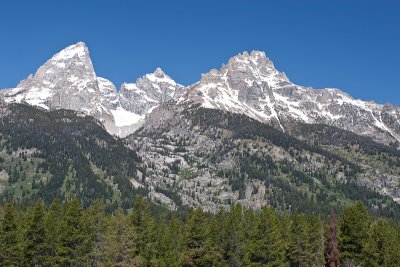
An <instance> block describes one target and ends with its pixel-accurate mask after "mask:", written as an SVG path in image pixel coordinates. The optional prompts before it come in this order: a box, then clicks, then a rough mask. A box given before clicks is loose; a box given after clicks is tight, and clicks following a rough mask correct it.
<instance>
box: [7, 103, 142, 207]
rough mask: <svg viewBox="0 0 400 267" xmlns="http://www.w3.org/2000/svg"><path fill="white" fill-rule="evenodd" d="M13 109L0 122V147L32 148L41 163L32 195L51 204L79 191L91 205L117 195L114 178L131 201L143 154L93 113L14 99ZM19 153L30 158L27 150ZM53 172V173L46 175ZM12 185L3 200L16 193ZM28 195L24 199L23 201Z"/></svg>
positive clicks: (15, 176)
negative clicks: (39, 106)
mask: <svg viewBox="0 0 400 267" xmlns="http://www.w3.org/2000/svg"><path fill="white" fill-rule="evenodd" d="M10 110H11V114H12V115H9V116H5V117H4V118H2V120H1V122H0V136H1V137H2V142H1V143H0V151H1V150H3V149H5V150H7V151H8V152H9V154H12V153H15V152H17V151H20V150H33V153H32V155H31V158H32V159H36V161H37V162H39V163H38V165H37V173H36V174H35V176H34V177H33V178H32V179H33V182H32V187H31V189H30V190H33V191H32V192H33V193H34V194H30V198H31V199H37V198H42V199H43V200H44V202H45V203H46V204H49V203H51V202H52V201H53V199H55V198H60V199H61V200H70V199H72V197H74V196H75V197H77V198H78V199H79V201H80V202H81V203H82V204H83V206H84V207H87V206H89V204H90V203H92V202H93V201H94V200H95V199H103V200H106V199H107V200H113V194H114V191H113V189H112V187H111V186H110V183H111V184H112V183H115V184H117V185H118V189H119V190H120V192H121V196H120V198H121V199H120V201H121V202H122V203H127V206H129V207H131V206H132V195H135V191H134V190H133V189H132V187H131V186H130V183H129V179H130V178H132V177H135V175H136V169H137V163H138V162H141V159H140V157H139V156H138V155H137V154H136V153H135V151H133V150H131V149H128V148H127V147H126V146H125V144H124V142H123V141H122V140H120V139H116V138H114V137H112V136H111V135H109V134H108V133H107V131H106V130H105V129H104V128H103V127H102V126H101V125H100V124H99V123H98V122H97V121H96V120H94V119H93V118H92V117H89V116H86V117H82V116H78V115H77V114H76V113H75V112H73V111H68V110H57V111H53V112H45V111H42V110H38V109H36V108H34V107H31V106H27V105H11V106H10ZM20 156H21V159H22V160H23V161H26V159H27V156H26V154H21V155H20ZM93 165H94V166H96V168H97V169H98V170H100V171H101V172H102V176H103V179H100V177H99V174H96V173H95V172H94V169H93ZM20 166H21V167H22V165H20ZM9 173H10V172H9ZM48 173H49V174H50V176H51V177H50V179H45V178H43V177H47V174H48ZM10 176H11V179H10V180H9V183H10V184H13V183H15V182H17V181H23V180H24V179H27V177H26V173H25V172H24V171H23V170H22V171H21V169H17V168H15V169H14V170H11V175H10ZM104 179H111V181H110V182H108V183H107V182H106V181H105V180H104ZM13 190H14V189H13V188H12V187H10V188H9V190H8V191H6V192H4V193H3V194H2V195H1V198H0V200H2V201H7V200H11V199H14V198H15V192H14V191H13ZM27 198H28V197H26V198H25V199H19V201H20V202H21V203H24V201H25V202H26V201H27Z"/></svg>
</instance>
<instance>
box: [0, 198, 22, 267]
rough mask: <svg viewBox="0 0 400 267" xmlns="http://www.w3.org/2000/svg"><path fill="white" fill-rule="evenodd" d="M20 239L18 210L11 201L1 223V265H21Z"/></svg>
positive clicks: (11, 266)
mask: <svg viewBox="0 0 400 267" xmlns="http://www.w3.org/2000/svg"><path fill="white" fill-rule="evenodd" d="M19 241H20V240H19V238H18V227H17V215H16V211H15V208H14V206H13V205H12V204H11V203H7V204H6V206H5V207H4V211H3V219H2V221H1V225H0V266H10V267H13V266H15V267H17V266H20V260H21V254H20V253H21V249H20V243H19Z"/></svg>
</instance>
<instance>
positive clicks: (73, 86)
mask: <svg viewBox="0 0 400 267" xmlns="http://www.w3.org/2000/svg"><path fill="white" fill-rule="evenodd" d="M182 88H183V87H182V86H181V85H178V84H176V83H175V82H174V81H173V80H172V79H171V78H170V77H169V76H168V75H166V74H165V73H164V72H163V71H162V70H161V69H159V68H158V69H157V70H156V71H155V72H154V73H151V74H147V75H145V76H144V77H142V78H139V79H138V80H137V82H136V83H131V84H123V85H122V87H121V90H120V93H118V92H117V90H116V88H115V86H114V85H113V83H112V82H110V81H109V80H107V79H105V78H101V77H97V76H96V73H95V71H94V68H93V65H92V61H91V59H90V56H89V50H88V48H87V47H86V45H85V44H84V43H82V42H79V43H77V44H75V45H71V46H69V47H67V48H65V49H64V50H62V51H61V52H59V53H57V54H56V55H54V56H53V57H52V58H51V59H49V60H48V61H47V62H46V63H45V64H44V65H43V66H41V67H40V68H39V69H38V70H37V72H36V74H35V75H34V76H32V75H30V76H29V77H28V78H27V79H25V80H23V81H21V82H20V83H19V84H18V85H17V87H16V88H14V89H7V90H2V91H1V92H0V96H1V97H2V98H3V99H4V101H6V102H9V103H27V104H30V105H33V106H38V107H41V108H43V109H45V110H56V109H70V110H74V111H79V112H82V113H83V114H86V115H90V116H93V117H95V118H97V119H99V120H100V121H101V122H102V123H103V125H104V126H105V128H106V129H107V131H108V132H109V133H111V134H114V135H118V136H120V137H123V136H126V135H128V134H130V133H132V132H134V131H135V130H136V129H137V128H139V127H140V125H141V124H142V123H143V121H144V117H145V115H146V114H147V113H148V112H150V111H151V107H154V106H155V105H158V104H159V103H162V102H163V101H166V100H168V99H170V98H171V97H173V96H174V95H175V91H177V92H181V91H182Z"/></svg>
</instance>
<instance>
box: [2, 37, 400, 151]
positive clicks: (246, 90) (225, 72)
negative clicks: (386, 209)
mask: <svg viewBox="0 0 400 267" xmlns="http://www.w3.org/2000/svg"><path fill="white" fill-rule="evenodd" d="M0 97H1V98H2V99H3V100H4V101H5V102H17V103H21V102H24V103H28V104H30V105H35V106H39V107H42V108H44V109H47V110H53V109H60V108H65V109H72V110H76V111H78V112H82V113H83V114H87V115H91V116H94V117H96V118H97V119H99V120H100V121H101V122H102V123H103V125H104V126H105V127H106V129H107V130H108V131H109V132H110V133H111V134H114V135H118V136H120V137H125V136H127V135H129V134H131V133H133V132H134V131H135V130H137V129H138V128H139V127H141V126H142V125H143V124H144V123H145V118H146V116H147V115H148V114H149V113H151V112H152V111H153V110H154V108H155V107H157V106H159V105H161V104H163V103H165V102H167V101H169V100H171V99H175V100H176V101H178V103H181V102H187V103H200V104H201V105H202V106H203V107H206V108H212V109H222V110H225V111H229V112H234V113H241V114H245V115H248V116H250V117H252V118H255V119H257V120H260V121H262V122H266V123H270V124H272V125H274V126H276V127H277V128H280V129H281V130H283V131H286V130H288V127H291V126H293V125H295V124H293V122H296V121H299V122H305V123H325V124H328V125H333V126H337V127H339V128H342V129H345V130H350V131H353V132H355V133H357V134H361V135H366V136H369V137H372V138H374V139H375V140H377V141H379V142H382V143H385V144H389V143H392V142H398V141H400V119H399V118H400V108H399V107H397V106H393V105H389V104H386V105H379V104H376V103H374V102H365V101H361V100H356V99H353V98H352V97H351V96H349V95H348V94H346V93H344V92H342V91H340V90H338V89H332V88H326V89H320V90H316V89H313V88H310V87H304V86H299V85H296V84H294V83H292V82H290V81H289V79H288V78H287V77H286V75H285V73H283V72H279V71H278V70H276V68H275V67H274V64H273V63H272V61H271V60H270V59H269V58H267V57H266V55H265V53H264V52H260V51H253V52H251V53H250V54H249V53H247V52H244V53H242V54H239V55H237V56H235V57H233V58H231V59H230V60H229V62H228V63H227V64H226V65H223V66H222V68H221V69H220V70H215V69H214V70H211V71H210V72H209V73H207V74H204V75H202V78H201V80H200V81H199V82H198V83H195V84H194V85H192V86H189V87H184V86H182V85H179V84H177V83H176V82H175V81H174V80H172V79H171V78H170V77H169V76H168V75H166V74H165V73H164V72H163V71H162V70H161V69H159V68H157V69H156V71H155V72H154V73H150V74H147V75H144V76H143V77H141V78H139V79H137V80H136V82H135V83H123V84H122V86H121V89H120V91H119V92H117V90H116V88H115V86H114V85H113V84H112V83H111V82H110V81H109V80H107V79H104V78H100V77H97V76H96V73H95V71H94V68H93V65H92V62H91V59H90V56H89V51H88V48H87V47H86V45H85V44H84V43H82V42H79V43H77V44H75V45H71V46H69V47H67V48H65V49H64V50H62V51H61V52H59V53H57V54H56V55H54V56H53V57H52V58H51V59H49V60H48V61H47V62H46V63H45V64H44V65H43V66H41V67H40V68H39V69H38V70H37V72H36V74H35V75H33V76H32V75H30V76H29V77H28V78H27V79H25V80H23V81H21V82H20V83H19V84H18V86H17V87H16V88H13V89H5V90H2V91H1V92H0Z"/></svg>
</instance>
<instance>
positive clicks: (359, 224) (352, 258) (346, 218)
mask: <svg viewBox="0 0 400 267" xmlns="http://www.w3.org/2000/svg"><path fill="white" fill-rule="evenodd" d="M369 224H370V217H369V214H368V211H367V210H366V209H365V207H364V206H363V204H362V203H361V202H357V203H355V204H354V205H353V206H350V207H348V208H346V209H345V210H344V211H343V215H342V217H341V220H340V242H339V249H340V255H341V262H342V263H347V262H352V263H353V264H361V263H362V261H363V259H362V257H363V256H362V253H363V249H364V245H365V243H366V238H367V237H368V228H369Z"/></svg>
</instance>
